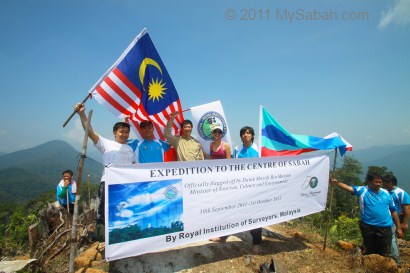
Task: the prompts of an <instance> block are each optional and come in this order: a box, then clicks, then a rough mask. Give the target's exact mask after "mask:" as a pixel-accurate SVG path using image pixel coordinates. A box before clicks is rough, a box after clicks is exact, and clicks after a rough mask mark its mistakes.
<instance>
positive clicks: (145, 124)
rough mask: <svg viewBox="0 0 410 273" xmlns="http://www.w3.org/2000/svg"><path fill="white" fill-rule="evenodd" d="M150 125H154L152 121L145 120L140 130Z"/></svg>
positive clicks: (141, 123)
mask: <svg viewBox="0 0 410 273" xmlns="http://www.w3.org/2000/svg"><path fill="white" fill-rule="evenodd" d="M150 124H151V125H153V123H152V121H150V120H143V121H141V122H140V128H144V127H145V126H147V125H150Z"/></svg>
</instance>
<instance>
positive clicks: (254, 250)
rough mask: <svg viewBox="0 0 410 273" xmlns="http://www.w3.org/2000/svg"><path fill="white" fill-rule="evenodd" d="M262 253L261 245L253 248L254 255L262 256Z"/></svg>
mask: <svg viewBox="0 0 410 273" xmlns="http://www.w3.org/2000/svg"><path fill="white" fill-rule="evenodd" d="M261 252H262V247H261V246H260V245H254V246H253V247H252V253H253V254H255V255H258V254H261Z"/></svg>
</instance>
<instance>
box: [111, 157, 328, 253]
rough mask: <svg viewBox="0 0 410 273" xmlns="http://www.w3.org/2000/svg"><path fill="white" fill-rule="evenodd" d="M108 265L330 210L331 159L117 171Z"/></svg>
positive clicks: (114, 171) (174, 164)
mask: <svg viewBox="0 0 410 273" xmlns="http://www.w3.org/2000/svg"><path fill="white" fill-rule="evenodd" d="M105 171H106V172H105V174H106V183H105V185H106V188H105V192H106V199H105V200H106V204H105V207H106V232H105V234H106V237H105V239H106V249H105V257H106V259H107V260H116V259H121V258H126V257H130V256H136V255H140V254H143V253H147V252H155V251H159V250H163V249H168V248H172V247H176V246H180V245H185V244H189V243H193V242H197V241H203V240H208V239H209V238H213V237H218V236H222V235H229V234H234V233H238V232H241V231H246V230H250V229H253V228H257V227H263V226H267V225H272V224H276V223H280V222H284V221H288V220H290V219H295V218H298V217H301V216H305V215H308V214H312V213H316V212H319V211H322V210H324V209H325V207H326V197H327V190H328V181H329V158H328V156H326V155H316V156H307V155H306V156H297V157H296V156H294V157H263V158H246V159H243V158H239V159H221V160H205V161H191V162H169V163H147V164H135V165H116V166H110V167H108V168H106V170H105Z"/></svg>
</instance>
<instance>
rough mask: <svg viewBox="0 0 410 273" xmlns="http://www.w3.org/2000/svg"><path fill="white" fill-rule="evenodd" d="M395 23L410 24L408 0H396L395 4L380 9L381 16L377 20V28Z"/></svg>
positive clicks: (409, 4) (409, 2)
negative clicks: (385, 8)
mask: <svg viewBox="0 0 410 273" xmlns="http://www.w3.org/2000/svg"><path fill="white" fill-rule="evenodd" d="M392 23H395V24H397V25H406V24H410V1H409V0H397V1H396V4H395V5H394V6H393V7H391V8H389V10H388V11H387V12H386V11H382V17H381V19H380V21H379V25H378V27H379V29H381V30H383V29H384V28H385V27H387V26H388V25H390V24H392Z"/></svg>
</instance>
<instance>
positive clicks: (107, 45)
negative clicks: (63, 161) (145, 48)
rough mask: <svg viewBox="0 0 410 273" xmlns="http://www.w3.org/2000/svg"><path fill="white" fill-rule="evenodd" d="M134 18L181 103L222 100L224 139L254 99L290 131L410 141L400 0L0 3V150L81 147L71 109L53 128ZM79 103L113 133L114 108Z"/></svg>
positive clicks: (234, 132) (361, 141)
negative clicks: (51, 144) (56, 143)
mask: <svg viewBox="0 0 410 273" xmlns="http://www.w3.org/2000/svg"><path fill="white" fill-rule="evenodd" d="M292 12H294V17H293V20H292V21H291V20H290V19H291V17H290V16H288V17H286V18H285V14H288V15H289V14H291V13H292ZM315 12H316V14H320V15H318V16H316V19H315V18H313V19H315V20H313V19H312V18H310V17H309V16H310V15H312V14H313V15H314V14H315ZM343 15H345V16H346V15H347V16H348V17H350V20H342V19H340V18H341V16H343ZM326 16H327V18H326ZM336 16H337V17H338V18H339V20H338V19H337V18H336ZM357 18H361V19H360V20H359V19H357ZM326 19H327V20H326ZM144 27H146V28H147V29H148V32H149V33H150V36H151V38H152V40H153V42H154V44H155V46H156V48H157V50H158V52H159V54H160V56H161V58H162V61H163V62H164V64H165V65H166V67H167V70H168V72H169V74H170V76H171V78H172V79H173V82H174V84H175V87H176V89H177V91H178V94H179V96H180V98H181V102H182V106H183V108H189V107H192V106H198V105H201V104H205V103H208V102H212V101H215V100H220V101H221V102H222V105H223V107H224V111H225V114H226V118H227V120H228V124H229V127H230V130H231V136H232V137H233V142H234V144H238V143H239V141H240V140H239V136H238V134H239V130H240V128H241V127H242V126H244V125H249V126H253V127H254V128H255V129H257V127H258V118H259V117H258V111H259V105H260V104H262V105H264V106H265V108H266V109H267V110H268V111H269V112H270V113H271V115H272V116H273V117H274V118H275V119H276V120H277V121H278V122H279V123H281V125H282V126H283V127H284V128H285V129H286V130H288V131H289V132H291V133H294V134H307V135H312V136H319V137H320V136H325V135H327V134H329V133H331V132H333V131H336V132H338V133H340V134H341V135H342V136H343V137H344V138H346V139H347V140H348V141H349V142H350V143H351V144H352V145H353V147H354V149H362V148H367V147H371V146H377V145H385V144H410V123H409V117H410V107H409V103H410V81H409V76H410V75H409V74H410V50H409V48H410V2H409V1H408V0H383V1H382V0H362V1H346V0H344V1H339V0H335V1H324V0H321V1H317V0H313V1H307V0H305V1H297V0H293V1H288V0H270V1H267V0H259V1H249V0H248V1H237V0H235V1H233V0H232V1H231V0H224V1H221V0H208V1H187V0H180V1H178V0H176V1H165V0H164V1H157V0H152V1H136V0H132V1H131V0H130V1H128V0H118V1H107V0H98V1H97V0H87V1H78V0H73V1H62V0H36V1H29V0H2V1H0V37H1V43H0V60H1V62H0V75H1V81H0V90H1V94H2V95H1V107H0V121H1V124H2V126H1V128H0V141H1V143H2V144H1V147H0V152H13V151H17V150H21V149H25V148H31V147H33V146H36V145H39V144H42V143H44V142H46V141H50V140H54V139H61V140H65V141H67V142H69V143H70V144H72V145H73V146H74V147H75V148H76V149H78V150H81V142H82V140H83V133H82V129H81V127H80V124H79V119H78V117H77V116H76V118H75V119H73V120H72V121H71V122H70V123H69V124H68V125H67V127H66V128H62V124H63V123H64V121H65V120H66V118H67V117H68V116H69V114H71V112H72V109H73V106H74V105H75V103H77V102H79V101H81V100H82V99H83V98H84V97H85V96H86V95H87V92H88V90H89V89H90V88H91V87H92V86H93V84H94V83H95V82H96V81H97V80H98V79H99V78H100V76H101V75H102V74H103V73H104V72H105V71H106V70H107V69H108V68H109V67H110V66H111V65H112V64H113V63H114V61H115V60H116V59H117V58H118V57H119V56H120V54H121V53H122V52H123V51H124V50H125V48H126V47H127V46H128V44H129V43H130V42H131V41H132V40H133V38H134V37H135V36H136V35H137V34H138V33H139V32H140V31H141V30H142V29H143V28H144ZM86 106H87V109H88V110H89V109H93V110H94V112H93V118H92V124H93V127H94V129H95V130H96V131H97V132H98V133H100V134H101V135H103V136H105V137H107V138H112V125H113V124H114V123H115V122H116V121H117V119H116V117H114V116H113V115H112V114H111V113H110V112H108V111H107V110H106V109H104V108H103V107H102V106H100V105H99V104H98V103H97V102H96V101H95V100H91V101H88V102H87V105H86ZM187 117H189V114H188V115H187Z"/></svg>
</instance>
